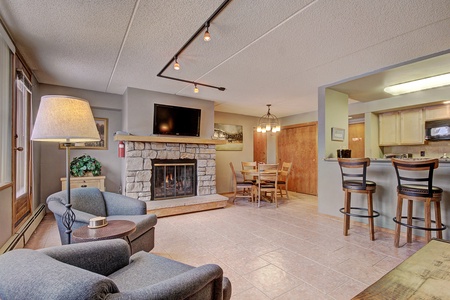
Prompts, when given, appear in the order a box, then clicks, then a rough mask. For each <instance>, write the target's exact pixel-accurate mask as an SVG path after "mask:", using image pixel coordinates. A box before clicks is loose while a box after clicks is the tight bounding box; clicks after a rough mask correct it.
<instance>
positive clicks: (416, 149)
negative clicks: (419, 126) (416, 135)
mask: <svg viewBox="0 0 450 300" xmlns="http://www.w3.org/2000/svg"><path fill="white" fill-rule="evenodd" d="M426 143H427V144H424V145H415V146H384V147H381V148H382V149H383V153H384V154H403V153H412V155H413V157H420V152H421V151H425V157H430V158H439V157H441V156H443V155H444V153H447V156H450V141H439V142H426Z"/></svg>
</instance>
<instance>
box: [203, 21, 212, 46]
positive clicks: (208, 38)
mask: <svg viewBox="0 0 450 300" xmlns="http://www.w3.org/2000/svg"><path fill="white" fill-rule="evenodd" d="M205 27H206V31H205V34H204V35H203V40H204V41H205V42H209V41H210V40H211V35H210V34H209V23H208V22H206V23H205Z"/></svg>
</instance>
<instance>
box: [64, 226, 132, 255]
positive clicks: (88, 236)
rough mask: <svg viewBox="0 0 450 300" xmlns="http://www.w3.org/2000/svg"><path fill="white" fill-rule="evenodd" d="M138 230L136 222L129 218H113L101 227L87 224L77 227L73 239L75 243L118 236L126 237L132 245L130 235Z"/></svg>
mask: <svg viewBox="0 0 450 300" xmlns="http://www.w3.org/2000/svg"><path fill="white" fill-rule="evenodd" d="M135 231H136V224H135V223H134V222H131V221H127V220H111V221H108V225H106V226H104V227H100V228H89V227H88V226H87V225H86V226H83V227H80V228H78V229H75V230H74V231H73V233H72V236H73V241H74V242H75V243H82V242H90V241H100V240H109V239H116V238H125V239H126V241H127V242H128V245H130V251H131V252H133V251H132V250H133V249H132V248H131V242H130V239H129V238H128V235H130V234H132V233H133V232H135Z"/></svg>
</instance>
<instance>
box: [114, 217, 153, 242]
mask: <svg viewBox="0 0 450 300" xmlns="http://www.w3.org/2000/svg"><path fill="white" fill-rule="evenodd" d="M106 220H108V221H110V220H128V221H133V222H134V223H135V224H136V231H135V232H133V233H132V234H130V235H129V239H130V241H133V240H135V239H136V238H138V237H140V236H141V235H143V234H144V233H146V232H147V231H149V230H150V229H151V228H152V227H154V226H155V225H156V222H157V219H156V215H153V214H151V215H134V216H133V215H131V216H130V215H127V216H123V215H122V216H121V215H116V216H109V217H107V218H106Z"/></svg>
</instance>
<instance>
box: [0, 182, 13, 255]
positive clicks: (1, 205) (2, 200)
mask: <svg viewBox="0 0 450 300" xmlns="http://www.w3.org/2000/svg"><path fill="white" fill-rule="evenodd" d="M11 197H12V188H6V189H4V190H1V191H0V228H1V230H0V247H1V245H3V244H4V243H6V241H7V240H8V239H9V238H10V237H11V234H12V213H11V212H12V198H11Z"/></svg>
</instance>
